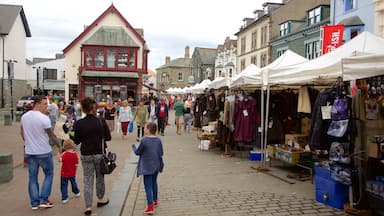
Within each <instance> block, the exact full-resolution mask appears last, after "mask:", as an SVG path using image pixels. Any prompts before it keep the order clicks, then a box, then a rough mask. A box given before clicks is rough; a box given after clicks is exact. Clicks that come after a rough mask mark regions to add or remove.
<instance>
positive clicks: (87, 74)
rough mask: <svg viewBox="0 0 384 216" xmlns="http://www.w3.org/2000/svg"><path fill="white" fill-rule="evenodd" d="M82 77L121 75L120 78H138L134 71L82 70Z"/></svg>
mask: <svg viewBox="0 0 384 216" xmlns="http://www.w3.org/2000/svg"><path fill="white" fill-rule="evenodd" d="M81 76H83V77H121V78H136V79H137V78H139V75H138V74H137V73H136V72H115V71H112V72H110V71H83V72H82V73H81Z"/></svg>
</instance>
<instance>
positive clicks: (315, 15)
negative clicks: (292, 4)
mask: <svg viewBox="0 0 384 216" xmlns="http://www.w3.org/2000/svg"><path fill="white" fill-rule="evenodd" d="M320 21H321V7H317V8H315V9H313V10H310V11H308V25H309V26H310V25H313V24H315V23H318V22H320Z"/></svg>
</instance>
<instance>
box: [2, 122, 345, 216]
mask: <svg viewBox="0 0 384 216" xmlns="http://www.w3.org/2000/svg"><path fill="white" fill-rule="evenodd" d="M172 115H173V114H171V116H172ZM170 122H172V120H171V121H170ZM58 126H61V124H60V123H58ZM19 127H20V124H19V123H17V122H14V123H13V125H12V126H3V125H0V136H1V137H2V140H1V141H0V145H1V149H2V152H12V153H13V155H14V166H15V169H14V178H13V180H12V181H11V182H9V183H3V184H0V196H1V197H7V198H6V199H2V202H1V203H0V208H1V209H2V215H7V216H8V215H10V216H19V215H43V216H44V215H83V210H84V200H83V197H82V196H81V197H80V198H75V197H74V196H72V197H70V201H69V203H67V204H62V203H61V199H60V187H59V174H60V172H59V170H60V163H59V162H57V161H55V179H54V185H53V192H52V196H51V200H52V201H53V202H54V203H55V204H56V206H55V207H54V208H52V209H47V210H42V209H40V210H38V211H32V210H31V208H30V206H29V198H28V187H27V179H28V177H27V174H28V173H27V169H26V168H24V167H23V166H22V158H23V157H22V155H23V153H22V142H21V139H20V136H19ZM60 131H61V130H60V129H58V130H57V133H58V134H59V136H60V137H63V136H64V135H63V134H62V133H61V132H60ZM161 138H162V140H163V144H164V151H165V156H164V160H165V169H164V172H163V173H162V174H160V176H159V179H158V181H159V203H160V205H159V207H158V208H156V212H155V215H164V216H176V215H180V216H181V215H194V216H196V215H197V216H199V215H236V216H237V215H311V216H312V215H323V216H326V215H343V212H342V211H338V210H335V209H332V208H330V207H327V206H324V205H322V204H320V203H317V202H316V201H315V200H314V185H313V184H311V182H310V181H305V182H301V181H296V180H292V179H290V181H293V182H295V184H287V183H285V182H283V181H281V180H279V179H277V178H274V177H271V176H269V175H266V174H265V173H261V172H258V171H257V170H254V169H251V166H256V167H257V166H258V163H257V162H254V161H249V160H248V159H247V158H246V157H245V156H246V154H243V155H244V156H243V157H239V156H237V157H229V158H227V157H224V156H222V154H221V153H222V152H221V151H220V150H218V149H214V150H210V151H200V150H199V149H198V148H197V146H198V140H197V138H196V131H193V132H192V133H190V134H183V135H181V136H180V135H177V134H176V131H175V126H174V125H171V126H168V127H167V129H166V135H165V136H164V137H161ZM134 139H135V137H134V136H133V135H130V136H129V137H128V139H125V140H122V139H121V137H120V134H118V133H116V132H114V133H113V141H112V142H111V144H110V148H111V149H112V150H113V151H115V152H117V153H118V168H117V170H116V171H115V172H114V173H113V174H112V175H109V176H106V181H107V184H106V185H107V195H109V196H110V198H112V197H113V196H114V195H113V194H111V192H113V191H114V189H116V184H118V183H119V182H118V180H117V179H120V180H123V181H124V182H130V180H131V179H128V178H127V179H122V178H124V176H125V175H124V173H123V172H122V170H123V169H124V167H125V166H127V165H129V163H132V162H129V159H130V158H128V156H129V155H130V153H131V149H130V146H131V144H132V143H134V142H135V141H134ZM270 170H271V171H270V173H273V174H274V175H277V176H280V177H283V178H285V177H286V175H287V174H288V173H287V171H286V170H282V169H279V168H276V167H272V168H270ZM130 172H132V171H130ZM40 177H42V175H41V176H40ZM77 180H78V183H79V185H80V189H82V188H83V182H82V170H81V165H80V166H79V170H78V176H77ZM121 199H122V200H121V201H122V203H124V202H125V205H124V206H120V208H123V209H122V215H124V216H131V215H135V216H136V215H143V210H144V208H145V206H146V201H145V192H144V188H143V183H142V178H136V177H134V178H133V182H132V184H131V187H130V192H129V194H128V196H127V197H126V200H125V196H123V197H122V198H121ZM113 200H114V201H115V200H116V199H113ZM94 203H95V201H94ZM114 204H116V203H111V204H110V206H109V207H107V209H108V208H111V209H113V208H115V207H114ZM116 208H118V207H116ZM93 210H94V211H93V212H94V213H93V215H100V214H101V212H100V209H97V208H95V207H94V208H93ZM106 212H107V213H105V212H104V214H102V215H111V214H108V211H106ZM118 212H120V211H118ZM116 215H118V214H116Z"/></svg>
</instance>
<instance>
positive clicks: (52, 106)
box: [48, 97, 59, 131]
mask: <svg viewBox="0 0 384 216" xmlns="http://www.w3.org/2000/svg"><path fill="white" fill-rule="evenodd" d="M48 112H49V120H51V125H52V130H53V131H54V130H55V127H56V122H57V117H58V116H59V107H58V106H57V105H56V103H55V100H53V98H52V97H51V98H50V99H49V105H48Z"/></svg>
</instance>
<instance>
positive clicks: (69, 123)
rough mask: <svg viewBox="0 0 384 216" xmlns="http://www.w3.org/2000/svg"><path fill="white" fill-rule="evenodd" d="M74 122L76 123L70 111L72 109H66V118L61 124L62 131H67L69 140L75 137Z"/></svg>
mask: <svg viewBox="0 0 384 216" xmlns="http://www.w3.org/2000/svg"><path fill="white" fill-rule="evenodd" d="M75 124H76V116H75V115H74V113H73V112H72V110H70V109H69V110H68V112H67V119H66V120H65V123H64V124H63V130H64V133H67V134H68V135H69V138H70V139H71V140H74V139H75V129H76V128H75V127H76V126H75Z"/></svg>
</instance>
